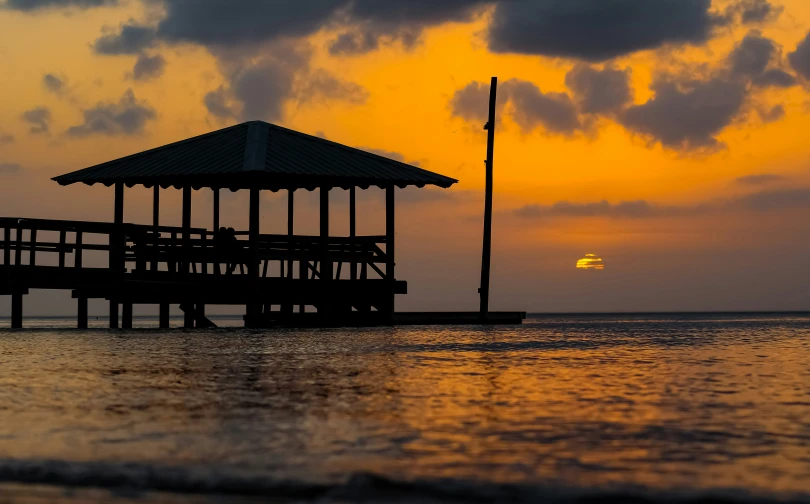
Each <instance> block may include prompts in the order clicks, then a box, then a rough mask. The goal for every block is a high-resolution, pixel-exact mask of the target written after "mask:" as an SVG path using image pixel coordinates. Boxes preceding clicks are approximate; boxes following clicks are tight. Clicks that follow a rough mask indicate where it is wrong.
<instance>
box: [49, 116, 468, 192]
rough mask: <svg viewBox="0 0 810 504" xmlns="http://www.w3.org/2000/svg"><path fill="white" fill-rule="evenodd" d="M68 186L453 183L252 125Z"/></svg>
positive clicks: (109, 167)
mask: <svg viewBox="0 0 810 504" xmlns="http://www.w3.org/2000/svg"><path fill="white" fill-rule="evenodd" d="M53 180H55V181H56V182H58V183H59V184H61V185H70V184H75V183H77V182H82V183H85V184H88V185H93V184H96V183H101V184H104V185H108V186H109V185H112V184H115V183H124V184H126V185H127V186H129V187H131V186H134V185H144V186H147V187H151V186H154V185H160V186H161V187H164V188H165V187H171V186H174V187H178V188H179V187H184V186H191V187H193V188H195V189H200V188H202V187H211V188H224V189H231V190H238V189H250V188H258V189H269V190H272V191H277V190H279V189H300V188H304V189H309V190H314V189H315V188H318V187H341V188H344V189H348V188H349V187H352V186H356V187H361V188H366V187H369V186H378V187H388V186H398V187H406V186H411V185H415V186H417V187H423V186H425V185H435V186H439V187H444V188H447V187H450V186H451V185H453V184H455V183H456V182H458V181H457V180H455V179H452V178H450V177H445V176H444V175H439V174H437V173H433V172H429V171H427V170H423V169H421V168H418V167H416V166H411V165H409V164H405V163H401V162H399V161H395V160H393V159H388V158H386V157H383V156H379V155H377V154H372V153H370V152H366V151H363V150H360V149H355V148H352V147H347V146H345V145H341V144H339V143H335V142H331V141H329V140H325V139H323V138H318V137H314V136H311V135H306V134H304V133H299V132H297V131H293V130H290V129H287V128H282V127H281V126H276V125H274V124H268V123H266V122H262V121H251V122H246V123H242V124H237V125H236V126H231V127H229V128H225V129H221V130H218V131H214V132H211V133H207V134H205V135H200V136H196V137H193V138H189V139H187V140H182V141H180V142H175V143H171V144H168V145H164V146H163V147H158V148H156V149H151V150H147V151H144V152H140V153H138V154H132V155H130V156H126V157H123V158H120V159H116V160H114V161H108V162H106V163H102V164H99V165H96V166H91V167H90V168H85V169H83V170H78V171H74V172H71V173H67V174H65V175H60V176H58V177H54V179H53Z"/></svg>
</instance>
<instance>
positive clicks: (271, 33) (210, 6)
mask: <svg viewBox="0 0 810 504" xmlns="http://www.w3.org/2000/svg"><path fill="white" fill-rule="evenodd" d="M346 4H347V0H306V1H300V0H266V1H262V2H233V1H230V0H206V1H203V2H195V1H187V0H166V1H165V2H164V5H165V9H166V16H165V18H164V19H163V20H162V21H161V22H160V24H159V25H158V30H157V33H158V35H159V36H160V37H161V38H162V39H165V40H167V41H175V42H193V43H196V44H201V45H204V46H221V47H225V46H244V45H250V44H257V43H261V42H267V41H271V40H274V39H277V38H279V37H302V36H306V35H309V34H311V33H314V32H316V31H318V30H319V29H320V28H321V26H323V25H324V24H325V23H326V22H327V21H328V20H329V19H331V18H332V17H333V16H334V14H335V12H336V11H337V9H338V8H340V7H344V6H345V5H346Z"/></svg>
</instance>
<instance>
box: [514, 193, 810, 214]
mask: <svg viewBox="0 0 810 504" xmlns="http://www.w3.org/2000/svg"><path fill="white" fill-rule="evenodd" d="M804 209H810V188H797V189H774V190H767V191H761V192H756V193H752V194H747V195H744V196H739V197H736V198H732V199H729V200H725V201H713V202H707V203H703V204H697V205H683V206H676V205H659V204H655V203H651V202H649V201H646V200H637V201H624V202H620V203H615V204H614V203H610V202H608V201H599V202H592V203H570V202H567V201H560V202H557V203H554V204H552V205H526V206H523V207H520V208H518V209H516V210H514V214H515V215H517V216H518V217H522V218H526V219H532V218H533V219H537V218H555V217H562V218H610V219H651V218H669V217H695V216H702V215H708V214H716V213H722V212H733V211H744V212H755V213H767V212H775V211H784V210H804Z"/></svg>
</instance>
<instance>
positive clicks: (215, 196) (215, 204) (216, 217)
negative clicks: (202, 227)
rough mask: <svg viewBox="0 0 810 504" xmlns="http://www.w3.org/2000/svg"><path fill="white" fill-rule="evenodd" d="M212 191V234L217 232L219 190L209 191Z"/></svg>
mask: <svg viewBox="0 0 810 504" xmlns="http://www.w3.org/2000/svg"><path fill="white" fill-rule="evenodd" d="M211 190H212V191H214V234H215V235H216V233H218V232H219V188H215V189H211Z"/></svg>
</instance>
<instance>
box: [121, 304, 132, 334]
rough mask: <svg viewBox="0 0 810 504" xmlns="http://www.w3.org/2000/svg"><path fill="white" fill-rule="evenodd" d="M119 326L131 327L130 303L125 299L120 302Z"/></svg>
mask: <svg viewBox="0 0 810 504" xmlns="http://www.w3.org/2000/svg"><path fill="white" fill-rule="evenodd" d="M121 308H122V311H121V328H122V329H132V303H131V302H129V301H125V302H123V303H121Z"/></svg>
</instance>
